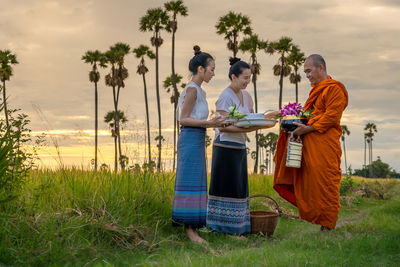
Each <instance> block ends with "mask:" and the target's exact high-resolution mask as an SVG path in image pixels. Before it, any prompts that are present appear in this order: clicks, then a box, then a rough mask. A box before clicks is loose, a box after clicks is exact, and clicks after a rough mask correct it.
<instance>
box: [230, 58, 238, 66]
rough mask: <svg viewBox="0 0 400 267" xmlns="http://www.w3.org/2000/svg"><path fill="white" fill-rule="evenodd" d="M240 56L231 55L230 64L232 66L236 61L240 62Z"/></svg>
mask: <svg viewBox="0 0 400 267" xmlns="http://www.w3.org/2000/svg"><path fill="white" fill-rule="evenodd" d="M239 61H240V58H237V57H230V58H229V64H230V65H231V66H232V65H233V64H235V63H236V62H239Z"/></svg>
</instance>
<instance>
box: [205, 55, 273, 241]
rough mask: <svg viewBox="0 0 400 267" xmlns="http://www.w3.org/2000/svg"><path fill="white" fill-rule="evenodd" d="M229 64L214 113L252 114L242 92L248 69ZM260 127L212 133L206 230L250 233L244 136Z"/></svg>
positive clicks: (250, 102) (237, 63)
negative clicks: (227, 73)
mask: <svg viewBox="0 0 400 267" xmlns="http://www.w3.org/2000/svg"><path fill="white" fill-rule="evenodd" d="M229 61H230V64H231V68H230V70H229V76H228V77H229V79H230V80H231V84H230V85H229V87H228V88H226V89H225V90H224V91H223V92H222V93H221V95H220V96H219V98H218V100H217V102H216V111H217V112H218V113H219V114H221V115H225V116H227V115H228V114H229V108H231V107H236V110H238V111H239V112H240V113H241V114H248V113H254V110H253V100H252V98H251V96H250V94H249V93H248V92H247V91H246V90H245V89H246V87H247V85H248V84H249V83H250V77H251V72H250V66H249V64H247V63H246V62H244V61H240V59H238V58H231V59H230V60H229ZM268 115H270V114H268ZM270 116H271V117H273V116H274V114H271V115H270ZM269 127H270V126H269ZM262 128H268V127H265V126H254V127H250V128H239V127H236V126H233V125H231V126H228V127H225V128H218V129H216V130H215V139H214V144H213V154H212V167H211V182H210V190H209V196H208V204H207V227H209V228H211V229H213V230H215V231H217V232H222V233H227V234H231V235H242V234H246V233H249V232H250V230H251V229H250V211H249V198H248V197H249V187H248V175H247V152H246V138H247V137H246V133H248V132H251V131H255V130H258V129H262Z"/></svg>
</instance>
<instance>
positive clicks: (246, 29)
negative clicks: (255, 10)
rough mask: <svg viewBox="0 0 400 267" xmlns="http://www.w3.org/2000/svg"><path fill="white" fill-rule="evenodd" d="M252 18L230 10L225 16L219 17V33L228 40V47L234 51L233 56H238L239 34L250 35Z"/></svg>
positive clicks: (216, 26) (217, 26)
mask: <svg viewBox="0 0 400 267" xmlns="http://www.w3.org/2000/svg"><path fill="white" fill-rule="evenodd" d="M250 23H251V21H250V18H249V17H247V16H244V15H242V14H241V13H235V12H232V11H230V12H229V13H228V14H226V15H225V16H222V17H220V18H219V19H218V23H217V25H215V28H216V29H217V34H219V35H224V39H226V40H228V44H227V47H228V49H229V50H231V51H232V52H233V57H236V54H237V52H238V44H239V34H240V33H243V34H244V35H250V34H251V33H252V29H251V27H250Z"/></svg>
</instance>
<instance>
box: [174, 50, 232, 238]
mask: <svg viewBox="0 0 400 267" xmlns="http://www.w3.org/2000/svg"><path fill="white" fill-rule="evenodd" d="M193 49H194V50H195V55H194V57H193V58H192V59H191V60H190V62H189V70H190V72H191V73H192V79H191V81H190V82H189V83H188V85H187V86H186V87H185V89H184V90H183V92H182V94H181V96H180V99H179V103H178V108H179V113H180V115H179V123H180V125H182V127H181V134H180V135H179V139H178V161H177V168H176V178H175V192H174V201H173V207H172V221H173V224H174V225H184V226H185V231H186V234H187V236H188V237H189V239H190V240H191V241H194V242H198V243H203V242H204V239H202V238H201V237H200V236H199V235H198V233H197V231H196V229H197V228H201V227H204V226H205V225H206V208H207V171H206V159H205V136H206V128H208V127H222V126H224V125H225V124H226V122H225V119H223V118H221V116H219V117H215V118H213V119H211V120H207V118H208V104H207V100H206V93H205V92H204V90H203V89H202V88H201V84H202V83H203V82H206V83H208V82H209V81H210V80H211V78H212V77H213V76H214V69H215V62H214V59H213V57H212V56H211V55H210V54H208V53H204V52H201V51H200V47H198V46H195V47H194V48H193Z"/></svg>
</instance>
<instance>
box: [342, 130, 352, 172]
mask: <svg viewBox="0 0 400 267" xmlns="http://www.w3.org/2000/svg"><path fill="white" fill-rule="evenodd" d="M346 135H347V136H349V135H350V131H349V128H348V127H347V126H346V125H342V143H343V152H344V166H345V168H346V175H347V157H346V142H345V136H346Z"/></svg>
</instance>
